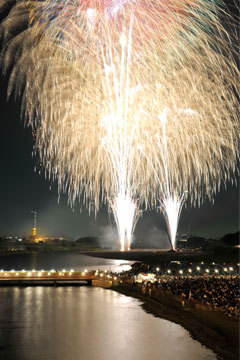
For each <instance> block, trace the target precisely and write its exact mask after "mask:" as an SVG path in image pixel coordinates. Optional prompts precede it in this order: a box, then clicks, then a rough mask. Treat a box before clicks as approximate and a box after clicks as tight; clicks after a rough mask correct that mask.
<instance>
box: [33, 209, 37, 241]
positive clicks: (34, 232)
mask: <svg viewBox="0 0 240 360" xmlns="http://www.w3.org/2000/svg"><path fill="white" fill-rule="evenodd" d="M32 214H33V228H32V236H34V237H36V236H37V212H36V211H32Z"/></svg>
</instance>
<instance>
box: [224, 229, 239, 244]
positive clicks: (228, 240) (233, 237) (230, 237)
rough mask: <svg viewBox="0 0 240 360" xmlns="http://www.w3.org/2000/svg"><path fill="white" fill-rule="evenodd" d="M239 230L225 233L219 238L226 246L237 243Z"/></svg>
mask: <svg viewBox="0 0 240 360" xmlns="http://www.w3.org/2000/svg"><path fill="white" fill-rule="evenodd" d="M239 238H240V232H239V231H237V232H235V233H230V234H226V235H224V236H223V237H222V238H221V241H222V242H223V243H224V244H225V245H227V246H237V245H239Z"/></svg>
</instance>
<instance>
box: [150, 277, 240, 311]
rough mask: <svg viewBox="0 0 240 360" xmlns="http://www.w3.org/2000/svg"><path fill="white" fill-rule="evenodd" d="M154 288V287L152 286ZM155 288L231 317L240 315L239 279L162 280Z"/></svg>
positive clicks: (155, 284)
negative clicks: (198, 302) (207, 306)
mask: <svg viewBox="0 0 240 360" xmlns="http://www.w3.org/2000/svg"><path fill="white" fill-rule="evenodd" d="M151 288H152V285H151ZM154 288H155V289H156V290H157V289H159V290H163V291H166V292H168V293H171V294H173V295H179V296H181V297H182V298H183V299H186V300H189V301H191V300H197V301H200V302H202V303H203V304H206V305H209V306H212V307H213V308H214V309H219V310H222V311H223V312H224V313H225V314H227V315H228V316H230V317H237V316H238V315H239V305H240V295H239V277H238V276H230V277H228V278H216V277H207V278H203V277H192V278H185V277H176V276H175V277H173V278H172V279H167V280H166V279H164V278H163V279H161V278H159V280H158V281H156V282H155V283H154Z"/></svg>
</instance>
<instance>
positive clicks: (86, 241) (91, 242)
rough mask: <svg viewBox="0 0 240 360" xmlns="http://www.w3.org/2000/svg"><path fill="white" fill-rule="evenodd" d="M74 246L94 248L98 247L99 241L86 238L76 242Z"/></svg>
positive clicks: (94, 238) (93, 238)
mask: <svg viewBox="0 0 240 360" xmlns="http://www.w3.org/2000/svg"><path fill="white" fill-rule="evenodd" d="M76 244H78V245H84V246H85V245H87V246H94V247H96V246H99V239H98V238H97V237H94V236H86V237H82V238H80V239H78V240H76Z"/></svg>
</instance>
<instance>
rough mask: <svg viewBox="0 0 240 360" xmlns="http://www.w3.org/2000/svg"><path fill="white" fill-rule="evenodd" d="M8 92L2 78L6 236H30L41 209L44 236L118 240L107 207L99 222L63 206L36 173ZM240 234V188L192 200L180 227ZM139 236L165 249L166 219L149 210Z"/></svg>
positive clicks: (0, 203)
mask: <svg viewBox="0 0 240 360" xmlns="http://www.w3.org/2000/svg"><path fill="white" fill-rule="evenodd" d="M0 20H1V16H0ZM6 89H7V82H6V80H5V79H3V77H1V76H0V114H1V116H0V119H1V121H0V163H1V173H0V234H13V235H19V236H22V235H23V234H24V233H25V234H30V232H31V227H32V218H31V211H32V210H36V211H37V212H38V232H39V233H41V234H42V235H65V236H69V237H72V238H73V239H77V238H79V237H83V236H92V235H104V236H105V237H106V238H107V239H109V241H112V239H113V238H114V236H116V235H113V234H112V233H111V232H110V230H111V227H112V228H113V231H114V221H113V219H112V217H109V215H108V213H107V210H106V208H102V209H101V210H100V212H99V214H98V215H97V218H96V219H95V217H94V215H91V216H89V214H88V211H87V210H83V211H82V212H81V213H80V207H79V206H78V205H77V206H76V207H75V209H74V211H73V210H72V209H71V208H70V207H69V206H68V205H67V198H66V197H65V196H62V197H61V198H60V202H59V203H58V193H57V186H56V184H51V183H50V182H48V181H47V180H45V178H44V176H43V175H39V174H36V173H35V172H34V167H35V165H36V162H37V159H36V158H33V157H32V148H33V139H32V135H31V129H29V128H25V127H24V124H23V122H20V104H19V102H14V101H13V99H10V101H8V102H7V101H6V92H7V90H6ZM51 185H52V186H51ZM50 186H51V190H50ZM238 230H239V185H238V187H237V186H231V185H229V186H228V187H227V189H226V190H222V191H221V192H220V193H219V194H218V196H217V197H216V199H215V204H214V205H211V204H209V203H208V202H206V203H205V204H204V205H202V206H201V208H200V209H199V208H198V209H193V208H191V207H190V204H189V202H188V203H187V207H186V208H184V209H183V211H182V216H181V218H180V224H179V232H180V233H182V232H188V233H191V234H196V235H202V236H206V237H221V236H222V235H224V234H226V233H229V232H236V231H238ZM114 233H115V231H114ZM135 236H136V237H137V239H143V238H146V239H148V241H149V242H151V243H156V244H159V241H161V245H162V246H163V247H164V245H167V240H166V233H165V223H164V220H163V218H162V216H161V215H160V214H159V213H158V214H157V213H156V212H154V211H152V212H144V213H143V217H142V218H140V220H139V222H138V224H137V227H136V230H135Z"/></svg>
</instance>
